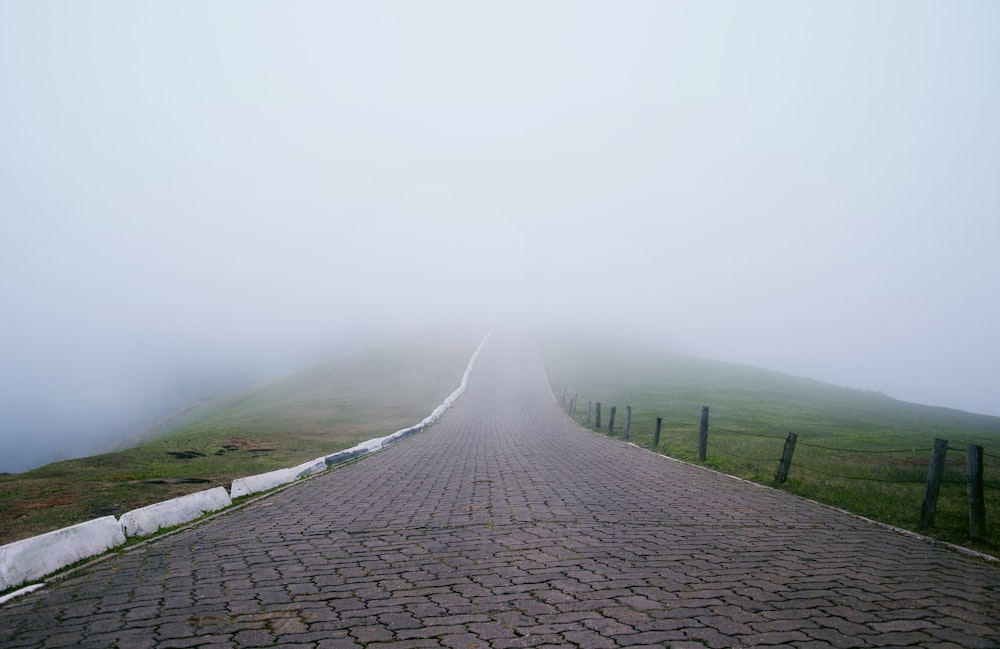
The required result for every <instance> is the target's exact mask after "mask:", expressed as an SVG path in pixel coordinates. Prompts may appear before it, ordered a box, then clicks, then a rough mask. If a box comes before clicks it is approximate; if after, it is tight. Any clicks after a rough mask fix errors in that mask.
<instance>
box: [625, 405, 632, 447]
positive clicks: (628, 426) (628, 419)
mask: <svg viewBox="0 0 1000 649" xmlns="http://www.w3.org/2000/svg"><path fill="white" fill-rule="evenodd" d="M631 430H632V406H625V439H628V438H629V432H630V431H631Z"/></svg>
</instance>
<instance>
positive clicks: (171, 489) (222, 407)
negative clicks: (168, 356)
mask: <svg viewBox="0 0 1000 649" xmlns="http://www.w3.org/2000/svg"><path fill="white" fill-rule="evenodd" d="M485 333H486V330H485V328H477V327H464V328H456V329H449V330H424V331H419V332H416V333H414V334H412V335H410V336H407V337H406V338H402V339H399V340H396V341H393V342H391V343H388V344H385V345H382V346H378V347H374V348H370V349H366V350H361V351H357V352H354V353H350V354H345V355H343V356H341V357H339V358H336V359H334V360H332V361H330V362H326V363H323V364H320V365H317V366H315V367H312V368H309V369H307V370H305V371H302V372H299V373H296V374H294V375H291V376H288V377H285V378H282V379H279V380H275V381H273V382H270V383H268V384H265V385H261V386H257V387H253V388H249V389H245V390H241V391H239V392H236V393H233V394H230V395H227V396H225V397H222V398H220V399H218V400H215V401H212V402H210V403H206V404H203V405H200V406H197V407H194V408H191V409H189V410H188V411H186V412H184V413H181V414H178V415H176V416H175V417H173V418H172V419H171V420H170V421H168V422H165V423H162V424H161V425H158V426H157V428H156V430H153V431H147V433H145V434H143V435H141V436H140V437H138V438H137V439H136V440H134V441H135V442H136V443H137V445H136V446H134V447H132V448H126V449H123V450H120V451H116V452H112V453H105V454H101V455H95V456H92V457H85V458H79V459H74V460H67V461H64V462H56V463H53V464H49V465H46V466H43V467H39V468H37V469H34V470H31V471H26V472H24V473H19V474H12V475H3V476H0V544H5V543H10V542H12V541H16V540H19V539H22V538H27V537H29V536H34V535H36V534H41V533H44V532H48V531H52V530H55V529H59V528H62V527H66V526H69V525H74V524H76V523H81V522H84V521H87V520H90V519H92V518H97V517H100V516H107V515H114V516H120V515H121V514H123V513H125V512H127V511H130V510H132V509H136V508H138V507H143V506H145V505H150V504H153V503H157V502H160V501H163V500H167V499H170V498H175V497H178V496H182V495H185V494H188V493H193V492H195V491H201V490H204V489H209V488H212V487H217V486H224V487H226V488H227V489H228V488H229V487H230V485H231V483H232V481H233V480H234V479H236V478H240V477H244V476H249V475H254V474H258V473H264V472H267V471H273V470H275V469H282V468H287V467H291V466H295V465H296V464H299V463H302V462H305V461H308V460H312V459H314V458H317V457H320V456H322V455H327V454H331V453H334V452H336V451H338V450H341V449H344V448H349V447H351V446H354V445H355V444H358V443H360V442H362V441H365V440H368V439H372V438H375V437H381V436H383V435H388V434H390V433H393V432H395V431H397V430H399V429H401V428H404V427H406V426H410V425H412V424H414V423H416V422H418V421H420V420H421V419H423V418H424V417H426V416H427V415H428V414H430V412H431V411H432V410H433V409H434V408H435V407H436V406H437V405H438V404H440V403H441V402H442V401H443V400H444V398H445V397H447V396H448V394H450V393H451V391H452V390H454V389H455V388H457V387H458V385H459V383H460V381H461V379H462V373H463V372H464V371H465V367H466V364H467V363H468V361H469V358H470V357H471V355H472V352H473V351H474V350H475V348H476V346H477V345H478V344H479V342H480V340H481V339H482V336H483V335H485Z"/></svg>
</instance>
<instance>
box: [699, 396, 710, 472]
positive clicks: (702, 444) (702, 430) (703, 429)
mask: <svg viewBox="0 0 1000 649" xmlns="http://www.w3.org/2000/svg"><path fill="white" fill-rule="evenodd" d="M707 448H708V406H702V407H701V423H700V424H699V425H698V461H699V462H704V461H705V450H706V449H707Z"/></svg>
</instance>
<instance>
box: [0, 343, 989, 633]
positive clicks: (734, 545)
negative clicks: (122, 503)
mask: <svg viewBox="0 0 1000 649" xmlns="http://www.w3.org/2000/svg"><path fill="white" fill-rule="evenodd" d="M274 645H281V646H283V647H301V648H307V647H308V648H310V649H322V648H330V649H333V648H339V647H360V646H366V647H386V648H389V647H394V648H410V647H414V648H415V647H453V648H464V647H498V648H499V647H535V646H562V647H565V646H572V647H584V648H588V649H590V648H593V649H598V648H603V647H608V648H611V647H664V646H666V647H675V648H677V649H681V648H696V647H697V648H703V647H711V648H720V649H721V648H732V647H796V648H799V649H820V648H828V647H837V648H848V647H904V646H906V647H911V646H915V647H935V648H940V649H945V648H953V649H959V648H965V649H969V648H974V647H1000V568H998V567H997V566H995V565H992V564H987V563H984V562H981V561H979V560H976V559H973V558H969V557H966V556H963V555H960V554H958V553H956V552H954V551H951V550H948V549H945V548H940V547H935V546H932V545H931V544H929V543H926V542H924V541H921V540H918V539H913V538H910V537H907V536H903V535H901V534H898V533H895V532H892V531H889V530H886V529H883V528H881V527H878V526H875V525H872V524H870V523H866V522H864V521H861V520H858V519H855V518H853V517H850V516H847V515H844V514H841V513H838V512H836V511H833V510H830V509H828V508H824V507H820V506H817V505H814V504H811V503H808V502H806V501H803V500H800V499H797V498H794V497H791V496H788V495H787V494H783V493H780V492H776V491H772V490H769V489H764V488H759V487H755V486H752V485H748V484H746V483H743V482H740V481H737V480H733V479H731V478H726V477H724V476H720V475H718V474H715V473H713V472H710V471H706V470H703V469H700V468H697V467H692V466H688V465H685V464H681V463H678V462H674V461H671V460H668V459H665V458H662V457H659V456H657V455H654V454H652V453H649V452H646V451H643V450H641V449H638V448H635V447H632V446H628V445H626V444H623V443H621V442H619V441H615V440H611V439H607V438H605V437H603V436H601V435H598V434H596V433H592V432H588V431H585V430H582V429H580V428H579V427H577V426H576V425H574V424H573V423H572V422H570V421H569V420H568V419H567V418H565V417H564V416H563V415H562V413H561V411H560V409H559V407H558V406H557V405H556V404H555V403H554V402H553V400H552V397H551V394H550V393H549V391H548V387H547V384H546V381H545V377H544V374H543V370H542V368H541V364H540V361H539V357H538V354H537V349H536V348H535V347H534V344H533V342H532V341H531V339H530V337H527V336H524V335H521V334H518V333H516V332H509V331H498V332H497V333H496V334H495V335H494V338H493V339H492V340H491V341H490V343H489V344H487V346H486V348H485V349H484V351H483V354H482V356H481V357H480V360H479V364H478V365H477V367H476V369H475V370H474V371H473V374H472V377H471V380H470V384H469V388H468V391H467V392H466V394H465V396H463V397H462V399H461V400H460V401H459V403H458V404H457V405H456V406H455V408H454V409H453V410H451V411H450V412H449V413H448V414H447V415H446V416H445V418H444V419H443V420H442V421H441V422H440V423H439V424H438V425H436V426H435V427H434V428H433V429H431V430H429V431H427V432H424V433H421V434H419V435H417V436H414V437H412V438H410V439H408V440H406V441H404V442H402V443H400V444H397V445H396V446H394V447H391V448H389V449H387V450H385V451H383V452H381V453H378V454H376V455H373V456H371V457H368V458H366V459H364V460H362V461H360V462H357V463H355V464H352V465H349V466H344V467H341V468H338V469H335V470H333V471H330V472H328V473H326V474H323V475H321V476H319V477H317V478H315V479H312V480H308V481H305V482H303V483H301V484H298V485H296V486H294V487H292V488H290V489H286V490H284V491H281V492H278V493H276V494H273V495H271V496H269V497H267V498H265V499H262V500H260V501H257V502H256V503H253V504H252V505H250V506H248V507H245V508H242V509H239V510H235V511H232V512H229V513H226V514H224V515H222V516H219V517H216V518H214V519H212V520H209V521H207V522H205V523H202V524H200V525H197V526H193V527H191V528H188V529H186V530H184V531H182V532H180V533H177V534H174V535H171V536H167V537H164V538H161V539H157V540H154V541H153V542H151V543H148V544H145V545H142V546H139V547H136V548H133V549H131V550H129V551H127V552H123V553H121V554H119V555H116V556H114V557H112V558H110V559H108V560H105V561H102V562H100V563H97V564H95V565H92V566H90V567H87V568H84V569H82V570H78V571H77V572H75V573H72V574H71V575H70V576H68V577H66V578H64V579H62V580H59V581H56V582H54V583H53V584H51V585H50V586H47V587H46V588H44V589H42V590H40V591H37V592H35V593H32V594H30V595H28V596H26V597H24V598H21V599H19V600H16V601H14V602H12V603H9V604H7V605H6V606H4V607H3V608H0V646H4V647H71V646H72V647H76V646H81V647H118V648H119V649H126V648H140V647H164V648H166V647H177V648H180V647H219V648H221V647H268V646H274Z"/></svg>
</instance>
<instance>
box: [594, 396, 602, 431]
mask: <svg viewBox="0 0 1000 649" xmlns="http://www.w3.org/2000/svg"><path fill="white" fill-rule="evenodd" d="M600 428H601V402H600V401H598V402H597V407H596V408H595V409H594V430H600Z"/></svg>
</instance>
